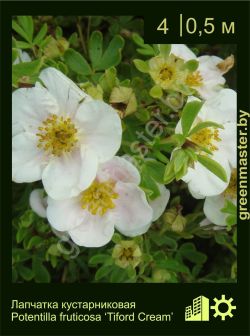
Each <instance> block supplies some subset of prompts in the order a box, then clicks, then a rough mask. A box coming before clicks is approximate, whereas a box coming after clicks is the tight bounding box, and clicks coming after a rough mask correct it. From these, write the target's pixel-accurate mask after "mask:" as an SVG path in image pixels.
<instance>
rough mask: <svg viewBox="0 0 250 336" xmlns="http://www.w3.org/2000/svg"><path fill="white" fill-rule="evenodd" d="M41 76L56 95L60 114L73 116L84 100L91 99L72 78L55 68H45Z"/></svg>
mask: <svg viewBox="0 0 250 336" xmlns="http://www.w3.org/2000/svg"><path fill="white" fill-rule="evenodd" d="M39 78H40V79H41V80H42V82H43V84H44V85H45V86H46V88H47V89H48V90H49V92H50V93H51V94H52V95H53V96H54V97H55V99H56V101H57V103H58V105H59V110H60V114H63V115H65V114H67V115H69V116H71V117H73V116H74V115H75V113H76V111H77V109H78V107H79V105H80V104H81V103H82V102H83V101H89V100H91V98H90V97H89V96H88V95H87V94H86V93H85V92H83V91H82V90H81V89H80V88H79V87H78V86H77V85H76V84H75V83H74V82H72V80H71V79H69V78H68V77H66V76H65V75H64V74H63V73H62V72H60V71H58V70H57V69H55V68H47V69H44V70H43V71H42V72H41V74H40V76H39Z"/></svg>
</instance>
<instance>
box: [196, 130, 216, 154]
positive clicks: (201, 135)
mask: <svg viewBox="0 0 250 336" xmlns="http://www.w3.org/2000/svg"><path fill="white" fill-rule="evenodd" d="M190 139H191V140H192V142H193V143H195V144H197V145H200V146H202V147H206V148H207V149H209V150H210V151H211V152H214V151H216V150H218V147H217V146H216V143H217V142H219V141H221V138H220V137H219V131H218V129H214V128H212V127H207V128H203V129H202V130H200V131H198V132H196V133H194V134H193V135H191V137H190Z"/></svg>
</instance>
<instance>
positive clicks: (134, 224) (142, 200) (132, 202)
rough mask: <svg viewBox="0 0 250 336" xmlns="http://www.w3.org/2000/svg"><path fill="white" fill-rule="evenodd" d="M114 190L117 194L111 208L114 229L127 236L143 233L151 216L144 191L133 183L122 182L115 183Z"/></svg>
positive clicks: (150, 209)
mask: <svg viewBox="0 0 250 336" xmlns="http://www.w3.org/2000/svg"><path fill="white" fill-rule="evenodd" d="M115 191H116V192H117V193H118V194H119V197H118V199H116V200H115V204H116V206H115V208H114V209H113V210H112V216H114V220H116V224H115V227H116V229H117V230H118V231H120V232H121V233H122V234H124V235H125V236H128V237H134V236H136V235H138V232H140V234H142V233H145V232H146V230H147V229H148V224H150V223H151V222H152V217H153V210H152V208H151V207H150V205H149V204H148V202H147V199H146V196H145V193H144V192H143V191H142V189H140V188H139V187H138V186H136V185H135V184H133V183H123V182H117V183H116V187H115ZM142 229H143V230H142ZM140 230H142V231H143V232H141V231H140Z"/></svg>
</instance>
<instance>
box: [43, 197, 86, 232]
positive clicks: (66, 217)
mask: <svg viewBox="0 0 250 336" xmlns="http://www.w3.org/2000/svg"><path fill="white" fill-rule="evenodd" d="M47 217H48V221H49V222H50V224H51V226H52V227H53V228H54V229H56V230H58V231H68V230H72V229H74V228H75V227H77V226H79V225H80V224H82V223H83V222H84V220H85V219H86V218H88V213H87V211H86V210H84V209H82V208H81V203H80V198H79V197H72V198H68V199H66V200H60V201H58V200H54V199H53V198H51V197H48V208H47Z"/></svg>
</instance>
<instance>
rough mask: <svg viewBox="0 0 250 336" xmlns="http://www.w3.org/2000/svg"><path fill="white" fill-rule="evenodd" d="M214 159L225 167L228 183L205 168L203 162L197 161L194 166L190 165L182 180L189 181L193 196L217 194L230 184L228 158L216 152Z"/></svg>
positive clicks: (200, 196)
mask: <svg viewBox="0 0 250 336" xmlns="http://www.w3.org/2000/svg"><path fill="white" fill-rule="evenodd" d="M213 160H215V161H217V162H218V163H219V164H221V166H222V167H223V168H224V169H225V172H226V174H227V183H226V182H223V181H222V180H221V179H220V178H219V177H217V176H216V175H215V174H213V173H212V172H211V171H210V170H208V169H207V168H205V167H204V166H203V165H202V164H201V163H199V162H195V163H194V168H191V167H189V168H188V172H187V174H186V175H185V176H184V177H183V178H182V180H183V181H184V182H186V183H188V189H189V191H190V192H191V194H192V195H193V196H195V195H198V196H199V198H202V196H215V195H218V194H221V193H222V192H223V191H224V190H225V189H226V187H227V186H228V183H229V180H230V174H231V169H230V166H229V163H228V161H227V159H226V158H224V157H223V156H220V155H219V154H214V156H213Z"/></svg>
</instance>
